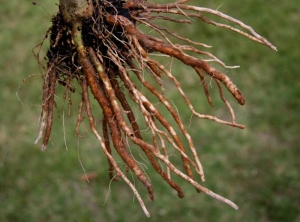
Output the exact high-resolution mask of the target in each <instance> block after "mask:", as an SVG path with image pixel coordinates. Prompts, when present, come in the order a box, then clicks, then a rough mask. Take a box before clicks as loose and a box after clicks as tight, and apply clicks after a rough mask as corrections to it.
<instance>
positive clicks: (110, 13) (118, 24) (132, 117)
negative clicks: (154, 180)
mask: <svg viewBox="0 0 300 222" xmlns="http://www.w3.org/2000/svg"><path fill="white" fill-rule="evenodd" d="M186 2H188V1H177V2H175V3H171V4H152V3H149V2H147V1H139V0H133V1H130V0H129V1H117V0H93V1H92V0H91V1H87V0H83V1H78V0H76V1H61V4H60V12H58V14H57V15H56V16H54V17H53V19H52V24H53V25H52V27H51V28H50V29H49V31H48V32H47V35H48V34H49V36H50V48H49V50H48V52H47V58H48V64H47V70H46V73H45V74H43V79H44V86H43V104H42V107H43V109H42V113H41V123H40V132H39V135H38V138H37V140H36V143H38V141H39V140H40V139H41V138H44V139H43V142H42V149H43V150H45V149H46V146H47V143H48V141H49V138H50V134H51V127H52V120H53V106H54V105H55V96H54V95H55V86H56V84H57V83H59V84H62V85H64V86H65V87H66V91H65V95H64V98H66V97H68V99H69V100H70V98H71V94H72V93H73V92H75V90H74V87H73V86H72V82H73V81H77V82H78V83H79V84H80V85H81V90H82V92H81V94H82V102H81V104H80V107H79V111H78V121H77V123H76V134H77V135H79V127H80V123H81V122H82V121H83V120H84V115H87V117H88V119H89V122H90V127H91V130H92V132H93V133H94V134H95V136H96V137H97V139H98V140H99V143H100V146H101V147H102V149H103V152H104V154H105V155H106V157H107V160H108V165H109V172H108V175H109V177H110V178H111V179H116V178H117V177H121V178H122V179H124V180H125V182H126V183H127V184H128V185H129V186H130V187H131V189H132V190H133V192H134V194H135V195H136V196H137V199H138V201H139V203H140V205H141V207H142V209H143V211H144V212H145V214H146V215H147V216H149V213H148V211H147V209H146V207H145V205H144V203H143V200H142V199H141V197H140V195H139V193H138V191H137V190H136V188H135V186H134V185H133V184H132V182H130V180H129V179H128V178H127V176H126V175H125V173H124V172H123V171H122V170H121V169H120V167H119V164H118V163H117V162H116V161H115V158H114V155H119V156H120V157H121V159H122V160H123V162H124V163H125V164H126V167H127V168H128V169H129V170H130V171H132V173H133V174H134V175H135V176H136V177H137V178H138V180H139V181H140V182H141V183H142V184H143V185H144V186H145V187H146V189H147V192H148V194H149V197H150V199H152V200H153V199H154V191H153V187H152V186H153V185H152V184H151V181H150V179H149V178H148V176H147V174H146V173H145V170H144V169H143V168H142V167H141V165H140V164H139V163H138V162H137V161H136V159H135V158H134V156H133V155H132V154H131V151H130V150H129V148H128V143H127V141H128V140H131V141H132V142H133V143H134V144H136V145H137V146H136V147H139V149H140V150H141V151H142V152H143V153H144V154H145V156H146V157H147V159H148V160H147V162H148V163H149V164H151V165H152V166H153V168H154V169H155V171H156V172H157V173H158V174H159V175H160V176H161V178H162V179H163V180H164V181H165V182H166V183H168V184H169V186H170V187H171V188H172V189H174V190H176V191H177V193H178V196H179V197H181V198H182V197H184V193H183V191H182V189H181V188H180V187H179V185H178V184H177V183H175V182H174V181H173V180H172V176H174V175H177V176H179V177H181V178H183V179H184V180H185V181H187V182H188V183H190V184H191V185H192V186H194V187H195V188H196V190H197V191H198V192H204V193H206V194H207V195H210V196H212V197H213V198H215V199H217V200H219V201H222V202H224V203H227V204H228V205H230V206H231V207H233V208H235V209H237V206H236V205H235V204H234V203H232V202H231V201H229V200H227V199H225V198H223V197H221V196H219V195H217V194H215V193H213V192H212V191H210V190H208V189H207V188H205V187H203V186H202V185H200V184H199V182H197V181H198V180H199V179H198V177H199V178H201V180H202V182H204V181H205V177H204V172H203V168H202V165H201V162H200V158H199V155H198V152H197V149H196V147H195V145H194V143H193V140H192V138H191V136H190V135H189V133H188V131H187V129H186V127H185V125H184V124H183V123H182V121H181V119H180V116H179V113H180V110H179V113H178V111H177V109H176V107H174V106H173V105H172V104H171V103H170V101H169V100H168V99H167V98H166V97H165V96H164V93H163V91H164V88H163V82H162V79H161V78H162V77H163V76H166V77H167V78H169V79H170V80H171V82H173V83H174V88H173V89H172V90H177V91H178V92H179V94H180V95H181V96H182V98H183V99H184V101H185V102H186V108H187V109H189V110H190V111H191V113H192V114H193V115H195V116H196V117H198V118H201V119H206V120H211V121H214V122H217V123H220V124H225V125H229V126H232V127H237V128H241V129H243V128H244V126H243V125H241V124H238V123H236V122H235V115H234V111H233V109H232V107H231V105H230V103H229V102H228V101H227V100H226V98H225V96H224V95H223V89H224V88H225V89H227V90H228V91H229V92H230V93H231V95H232V96H233V97H234V98H235V99H236V100H237V102H238V103H240V104H241V105H244V104H245V98H244V97H243V95H242V93H241V92H240V90H239V89H238V88H237V86H236V85H235V84H234V83H233V82H232V81H231V79H230V78H229V77H228V76H226V74H224V73H222V72H220V71H218V70H217V69H215V68H214V67H213V66H212V65H213V63H214V62H215V63H218V64H221V65H223V66H224V67H225V68H237V67H236V66H234V67H230V66H226V65H225V64H224V63H223V62H222V61H221V60H220V59H218V58H217V57H215V56H214V55H212V54H211V53H209V52H206V51H203V50H201V49H199V48H205V47H206V48H209V47H210V46H208V45H206V44H203V43H200V42H194V41H191V40H189V39H187V38H185V37H183V36H179V35H178V34H176V33H174V32H172V31H171V30H169V29H167V28H164V27H160V26H158V25H156V24H154V23H153V21H154V20H167V21H169V22H174V23H178V24H179V25H180V24H182V23H183V24H185V25H189V24H190V23H192V20H193V19H195V18H198V19H200V20H202V21H203V22H205V23H208V24H211V25H215V26H218V27H221V28H226V29H228V30H229V31H234V32H237V33H239V34H241V35H244V36H245V37H247V38H249V39H250V40H253V41H256V42H258V43H260V44H264V45H266V46H268V47H270V48H271V49H274V50H276V48H275V47H274V46H273V45H272V44H271V43H269V42H268V41H267V40H266V39H264V38H263V37H261V36H260V35H258V34H257V33H256V32H255V31H254V30H253V29H252V28H251V27H250V26H247V25H245V24H244V23H242V22H241V21H239V20H237V19H234V18H232V17H230V16H227V15H225V14H223V13H221V12H219V11H215V10H212V9H208V8H202V7H196V6H190V5H185V3H186ZM206 14H212V15H214V16H216V17H221V18H222V19H224V20H227V22H231V23H234V24H235V25H237V26H239V27H240V29H237V28H233V27H232V26H229V25H225V24H221V23H216V22H214V21H212V20H209V19H208V18H206V17H205V15H206ZM171 15H172V16H171ZM174 15H175V17H174ZM138 24H139V25H144V26H147V27H148V28H150V29H151V30H153V31H154V32H156V33H157V34H159V36H160V38H157V37H155V36H153V35H150V34H145V33H143V32H142V31H140V30H139V29H138V28H137V27H138V26H137V25H138ZM170 37H172V39H178V40H180V41H181V42H184V44H183V45H179V44H176V43H175V42H171V41H170ZM43 42H44V40H43ZM43 42H42V43H43ZM42 43H41V44H39V45H38V52H37V58H38V62H39V64H41V63H40V61H39V51H40V47H41V46H42ZM153 52H155V53H158V54H161V55H165V56H168V57H170V58H174V59H176V60H178V61H179V62H181V63H182V65H186V66H190V67H191V68H193V69H194V73H195V74H197V75H198V76H199V77H200V80H201V85H202V86H203V90H204V93H205V95H206V97H207V100H208V103H209V104H210V105H211V106H213V101H212V98H211V97H210V93H209V89H208V84H207V83H206V80H205V75H207V76H209V77H210V78H211V79H213V80H214V81H215V82H216V84H217V86H218V90H219V93H220V98H221V99H222V101H223V102H224V104H225V105H226V107H227V108H228V112H229V113H230V115H231V119H230V120H222V119H219V118H218V117H216V116H212V115H208V114H202V113H199V112H198V111H196V110H195V109H194V107H193V104H192V103H191V102H190V99H189V97H188V96H187V95H186V94H185V92H184V90H183V89H182V88H181V85H180V82H179V81H178V80H177V78H176V76H174V75H173V74H172V73H171V72H170V71H169V70H170V68H168V67H165V66H164V65H162V64H160V63H159V61H157V60H154V59H153V58H152V57H151V56H149V53H153ZM191 54H193V55H195V54H196V55H199V57H200V55H201V56H202V57H206V59H200V58H199V57H197V56H192V55H191ZM192 74H193V73H188V75H192ZM133 75H135V76H136V77H137V79H138V80H139V81H140V83H141V84H142V86H143V87H144V88H146V89H147V90H148V91H149V92H150V93H152V94H153V95H154V96H155V97H156V98H157V99H158V100H159V101H160V103H161V104H163V105H164V106H165V108H166V109H167V110H168V111H169V113H170V116H172V117H173V119H174V123H172V124H175V125H176V126H175V125H172V124H171V123H170V122H169V121H168V120H167V119H166V118H165V117H164V115H163V114H162V113H161V112H160V110H159V109H158V108H157V107H156V106H155V105H154V104H153V103H152V101H151V100H150V99H149V98H147V96H146V95H144V94H143V92H142V91H140V89H139V88H138V87H136V85H135V84H134V82H133V80H132V76H133ZM145 75H149V76H151V77H153V79H154V80H155V81H156V83H157V85H158V86H160V89H159V87H154V86H153V85H152V84H150V83H149V82H148V81H147V79H148V78H144V76H145ZM186 75H187V74H186ZM89 90H90V91H91V93H92V95H93V97H94V98H95V99H96V101H97V102H98V104H99V109H102V111H103V117H102V118H103V119H102V134H101V133H100V132H99V131H98V129H97V128H96V125H95V124H96V120H95V118H96V119H98V118H100V117H94V116H93V111H92V108H91V106H90V98H89V96H88V91H89ZM126 94H127V96H126ZM128 100H132V101H133V102H134V105H135V106H136V107H138V110H139V111H138V112H139V114H138V115H139V116H142V118H143V121H144V123H145V124H146V126H147V127H148V129H149V132H150V133H151V136H152V141H146V140H144V139H143V137H142V133H141V130H140V127H139V125H138V123H137V121H136V115H137V114H136V113H134V112H133V110H134V109H133V107H131V106H133V105H129V104H132V103H130V102H129V101H128ZM93 109H95V107H93ZM97 121H98V120H97ZM174 127H177V128H178V129H179V131H178V132H177V131H176V130H175V128H174ZM180 134H181V135H183V137H184V140H186V141H187V143H188V146H187V147H185V146H184V145H183V144H184V141H182V139H181V138H182V137H181V135H180ZM112 147H114V149H115V150H116V151H117V152H116V153H114V154H113V152H112ZM172 149H173V150H175V151H176V152H177V153H178V155H179V156H181V160H182V166H183V169H184V170H180V169H181V166H176V165H175V164H174V163H173V162H171V160H170V159H169V154H170V153H173V150H172ZM189 154H191V155H189Z"/></svg>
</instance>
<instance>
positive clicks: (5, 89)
mask: <svg viewBox="0 0 300 222" xmlns="http://www.w3.org/2000/svg"><path fill="white" fill-rule="evenodd" d="M38 3H40V4H41V5H42V6H43V7H44V8H45V9H46V11H47V12H45V11H44V10H43V9H42V8H41V7H39V6H33V5H32V4H31V2H30V1H3V2H1V7H0V21H1V22H0V50H1V55H0V68H1V69H0V77H1V81H0V87H1V94H0V101H1V106H0V107H1V108H0V221H190V222H192V221H224V222H226V221H266V222H267V221H300V212H299V211H300V210H299V209H300V182H299V181H300V174H299V169H300V161H299V157H300V150H299V149H300V145H299V132H300V117H299V113H300V100H299V98H300V79H299V71H300V62H299V59H300V50H299V36H298V35H299V34H300V26H299V20H300V9H299V3H300V2H299V1H279V0H270V1H262V0H246V1H229V0H222V1H221V0H214V1H209V2H207V1H191V3H193V4H197V5H200V6H203V7H211V8H213V9H216V8H219V10H220V11H222V12H224V13H227V14H229V15H231V16H233V17H235V18H238V19H241V20H242V21H244V22H245V23H247V24H249V25H251V26H252V27H253V28H254V29H255V30H256V31H257V32H259V33H260V34H262V35H263V36H264V37H266V38H267V39H268V40H270V41H271V42H272V43H273V44H275V45H276V46H277V48H278V52H274V51H271V50H270V49H268V48H267V47H264V46H262V45H259V44H256V43H254V42H251V41H250V40H248V39H246V38H244V37H241V36H239V35H237V34H235V33H230V32H229V31H226V30H222V29H220V28H216V27H212V26H209V25H207V24H203V23H201V22H195V23H194V25H191V26H187V25H184V26H181V27H180V28H179V26H178V25H176V26H172V27H173V28H175V29H176V31H178V32H179V33H182V34H185V35H188V36H189V37H190V38H191V39H193V40H199V41H202V42H204V43H207V44H210V45H213V46H214V47H213V48H212V49H211V50H210V51H211V52H213V53H215V54H216V55H217V56H218V57H220V58H221V59H222V60H223V61H224V62H226V63H227V64H229V65H236V64H239V65H241V68H240V69H237V70H227V71H228V74H229V75H230V77H231V78H232V79H233V80H234V82H235V83H236V84H237V85H238V86H239V88H240V89H241V91H242V92H243V94H244V95H245V97H246V99H247V103H246V105H245V106H243V107H240V106H238V105H237V104H236V103H235V102H234V101H233V100H231V101H232V102H233V104H235V105H234V108H235V110H236V115H237V120H238V122H240V123H243V124H245V125H246V126H247V128H246V129H245V130H238V129H233V128H230V127H227V126H222V125H219V124H216V123H213V122H208V121H203V120H197V119H196V118H195V117H194V118H193V120H192V124H191V126H190V127H189V132H190V133H191V135H192V137H193V138H194V142H195V144H196V146H197V147H199V153H200V154H201V156H200V158H201V160H202V163H203V165H204V169H205V172H206V179H207V182H206V183H205V186H207V187H208V188H210V189H212V190H213V191H215V192H216V193H218V194H221V195H223V196H225V197H227V198H229V199H231V200H232V201H234V202H235V203H237V204H238V205H239V207H240V209H239V210H238V211H235V210H233V209H231V208H229V207H228V206H227V205H225V204H222V203H219V202H218V201H216V200H214V199H212V198H210V197H207V196H205V195H204V194H197V193H196V192H195V190H194V189H193V188H192V187H191V186H190V185H189V184H186V183H184V181H180V180H179V182H180V185H181V186H182V187H183V190H184V191H185V193H186V196H185V198H184V199H179V198H177V196H176V194H175V193H174V192H172V191H171V190H170V189H169V187H168V186H167V185H166V184H165V183H164V182H162V181H161V180H160V178H159V177H157V176H155V175H154V174H153V173H151V170H150V169H149V170H148V173H149V175H151V176H152V178H153V179H152V180H153V184H154V190H155V196H156V199H155V201H154V202H151V201H149V200H148V199H147V195H146V194H143V195H142V196H143V197H144V199H145V200H146V205H147V207H148V209H149V211H150V213H151V218H150V219H148V218H146V217H145V216H144V214H143V213H142V211H141V209H140V207H139V205H138V203H137V201H136V200H134V201H133V195H132V192H131V190H130V189H129V188H128V187H127V185H125V183H124V182H117V183H112V184H110V181H109V179H108V177H107V165H106V159H105V158H104V157H103V153H102V151H101V149H100V148H99V145H98V143H97V141H96V139H95V138H94V136H93V135H91V133H90V132H89V131H88V125H87V124H84V125H83V127H82V133H83V134H84V135H85V139H84V140H78V138H77V137H76V136H75V134H74V125H75V122H74V121H75V120H76V108H77V105H78V102H77V103H76V100H75V101H74V107H73V115H72V117H71V118H68V117H65V125H66V128H65V131H66V132H65V135H66V143H67V146H68V151H66V147H65V144H64V134H63V127H62V112H61V108H59V109H58V113H59V115H60V118H58V117H57V116H58V115H56V117H55V118H56V123H55V125H54V128H53V133H52V137H51V144H50V145H49V146H48V148H47V150H46V152H44V153H43V152H41V151H40V147H39V146H34V145H33V142H34V140H35V138H36V136H37V133H38V127H37V123H38V117H39V112H40V108H41V107H40V103H41V85H42V81H41V78H40V77H39V76H38V73H39V71H38V66H37V64H36V60H35V58H34V57H33V54H32V51H31V50H32V48H33V47H34V46H35V45H37V44H38V43H39V42H40V41H41V39H42V37H43V35H44V33H45V32H46V30H47V29H48V27H49V26H50V20H51V16H50V15H53V14H55V12H56V11H57V6H56V5H55V2H54V1H46V0H41V1H39V2H38ZM219 6H220V7H219ZM48 13H49V14H50V15H49V14H48ZM223 71H224V70H223ZM173 73H174V75H176V76H178V78H179V79H180V81H181V83H182V85H183V87H184V88H185V89H186V91H187V93H188V94H189V95H190V97H191V99H192V101H193V102H194V104H195V106H196V108H197V110H199V111H201V112H202V111H203V112H210V113H211V114H217V115H221V116H225V117H226V114H225V109H224V108H223V106H222V105H221V102H220V101H218V99H215V100H216V107H215V108H214V109H212V108H209V107H208V105H207V103H206V102H205V100H204V98H203V96H202V94H203V91H202V89H201V87H200V85H199V82H198V77H197V76H196V74H194V73H192V72H190V73H189V72H187V71H186V68H185V67H184V66H177V65H176V64H175V68H174V70H173ZM32 74H35V75H34V76H33V77H31V78H28V79H27V81H26V83H25V84H23V85H22V87H21V88H20V90H19V91H18V93H19V97H20V99H21V101H22V103H21V102H20V101H19V100H18V98H17V96H16V91H17V90H18V87H19V85H20V83H22V80H23V79H24V78H26V77H28V76H29V75H32ZM59 90H60V92H62V89H59ZM173 92H174V93H173ZM175 92H176V91H175V90H173V86H171V85H168V93H169V94H170V97H171V98H172V100H173V101H178V104H177V106H178V108H179V109H180V113H181V117H182V119H183V120H184V121H185V123H186V125H188V124H190V115H191V114H190V113H189V112H188V110H187V108H186V107H184V106H183V105H181V99H180V97H179V96H178V94H176V93H175ZM58 97H60V98H57V100H58V107H61V104H62V97H61V94H60V95H58ZM182 104H183V103H182ZM94 107H96V104H95V105H94ZM99 113H101V112H100V111H99ZM78 141H79V145H78ZM78 156H80V159H81V162H82V164H83V166H84V168H85V170H86V171H87V172H96V173H97V175H98V177H97V178H96V179H95V180H93V181H91V182H90V183H86V182H83V181H81V180H79V179H78V177H79V176H80V175H82V174H83V169H82V167H81V165H80V162H79V159H78ZM137 187H138V189H139V190H140V192H141V193H143V192H144V191H145V189H144V188H143V187H142V186H140V185H139V184H137ZM109 189H110V192H109ZM108 193H109V195H108Z"/></svg>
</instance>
